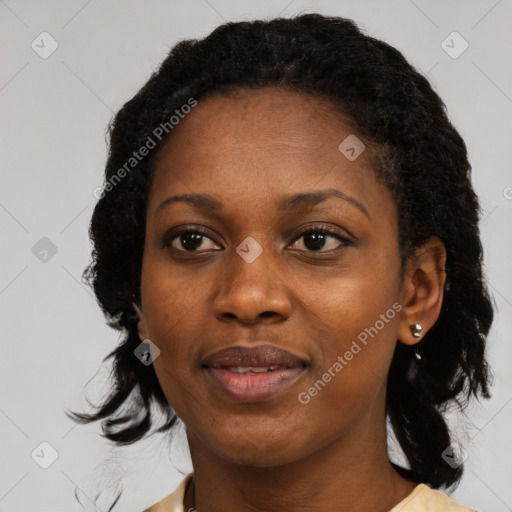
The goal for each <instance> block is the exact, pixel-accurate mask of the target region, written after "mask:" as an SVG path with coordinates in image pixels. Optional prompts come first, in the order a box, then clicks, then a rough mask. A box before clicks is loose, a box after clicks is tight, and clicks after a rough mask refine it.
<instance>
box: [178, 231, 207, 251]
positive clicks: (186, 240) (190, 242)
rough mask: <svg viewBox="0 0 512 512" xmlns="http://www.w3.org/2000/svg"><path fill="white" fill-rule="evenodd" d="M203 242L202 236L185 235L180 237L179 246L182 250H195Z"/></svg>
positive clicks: (196, 234) (194, 234) (197, 234)
mask: <svg viewBox="0 0 512 512" xmlns="http://www.w3.org/2000/svg"><path fill="white" fill-rule="evenodd" d="M202 241H203V235H201V234H200V233H185V234H184V235H181V245H182V247H183V248H184V249H191V250H195V249H197V247H198V246H199V245H201V242H202Z"/></svg>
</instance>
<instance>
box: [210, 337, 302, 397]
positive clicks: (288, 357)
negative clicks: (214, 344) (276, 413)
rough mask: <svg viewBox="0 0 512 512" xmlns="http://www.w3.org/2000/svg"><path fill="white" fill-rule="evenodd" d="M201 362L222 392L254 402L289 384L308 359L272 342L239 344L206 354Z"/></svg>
mask: <svg viewBox="0 0 512 512" xmlns="http://www.w3.org/2000/svg"><path fill="white" fill-rule="evenodd" d="M201 366H202V367H203V368H204V369H206V371H207V374H208V376H209V378H210V382H212V383H213V384H214V385H215V388H216V389H217V390H220V391H221V392H222V393H223V395H224V396H227V397H229V398H230V399H232V400H235V401H239V402H255V401H261V400H266V399H269V398H271V397H273V396H275V395H276V394H278V393H279V392H281V391H283V390H284V389H285V388H287V387H290V386H291V385H292V384H293V383H294V382H295V381H296V380H298V378H300V375H301V374H302V373H303V372H304V371H305V370H306V369H307V367H308V366H309V361H308V360H307V359H306V358H304V357H299V356H296V355H294V354H292V353H291V352H289V351H287V350H285V349H283V348H280V347H276V346H275V345H258V346H255V347H244V346H241V345H239V346H232V347H228V348H225V349H223V350H219V351H217V352H214V353H213V354H210V355H208V356H206V357H205V358H204V359H203V361H202V365H201Z"/></svg>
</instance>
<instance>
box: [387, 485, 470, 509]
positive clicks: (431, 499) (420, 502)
mask: <svg viewBox="0 0 512 512" xmlns="http://www.w3.org/2000/svg"><path fill="white" fill-rule="evenodd" d="M390 512H476V511H475V510H474V509H472V508H468V507H464V506H462V505H460V504H458V503H456V502H455V501H453V500H452V499H451V498H449V497H448V496H447V495H446V494H444V493H443V492H442V491H439V490H437V489H432V488H431V487H429V486H428V485H426V484H418V485H417V486H416V487H415V488H414V489H413V491H412V492H411V494H409V496H407V497H406V498H404V499H403V500H402V501H401V502H400V503H398V504H397V505H396V506H395V507H393V509H392V510H390Z"/></svg>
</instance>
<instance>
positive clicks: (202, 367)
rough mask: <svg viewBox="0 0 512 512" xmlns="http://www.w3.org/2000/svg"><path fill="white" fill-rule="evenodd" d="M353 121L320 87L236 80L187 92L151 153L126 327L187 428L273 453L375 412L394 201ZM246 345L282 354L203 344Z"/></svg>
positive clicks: (377, 415)
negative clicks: (148, 345) (200, 92)
mask: <svg viewBox="0 0 512 512" xmlns="http://www.w3.org/2000/svg"><path fill="white" fill-rule="evenodd" d="M354 135H355V134H354V131H353V129H352V128H351V127H350V126H349V125H348V124H346V123H345V122H344V119H343V117H342V116H340V114H338V113H335V112H334V108H333V107H332V105H330V104H329V103H328V102H326V101H322V100H319V99H316V98H312V97H308V96H305V95H301V94H299V93H294V92H289V91H282V90H278V89H275V88H264V89H259V90H251V91H249V90H237V91H236V92H231V93H229V94H228V95H225V96H223V95H215V96H211V97H209V98H207V99H205V100H203V101H199V103H198V105H197V106H196V107H195V108H193V109H192V111H191V112H190V113H189V114H188V115H187V116H186V117H185V118H184V119H182V120H181V121H180V122H179V124H178V125H177V126H176V127H175V128H174V129H173V132H172V134H171V137H170V138H169V140H168V141H167V143H166V145H165V147H164V148H163V150H162V153H161V154H160V156H159V159H158V162H157V166H156V172H155V178H154V182H153V185H152V188H151V191H150V197H149V205H148V211H147V225H146V241H145V247H144V259H143V269H142V290H141V291H142V311H143V319H142V321H141V322H140V323H139V332H140V334H141V338H142V339H146V338H149V339H150V340H151V341H152V342H153V343H154V344H155V345H156V346H157V347H158V349H159V350H160V355H159V356H158V357H157V358H156V359H155V360H154V367H155V370H156V373H157V376H158V379H159V382H160V384H161V387H162V389H163V391H164V393H165V395H166V397H167V399H168V401H169V403H170V404H171V406H172V408H173V409H174V410H175V411H176V413H177V414H178V415H179V416H180V418H181V419H182V420H183V422H184V423H185V425H186V426H187V431H188V432H189V436H191V438H192V439H195V440H196V442H197V443H201V444H202V445H203V446H204V447H206V448H207V449H209V450H211V451H212V452H214V453H215V454H217V455H219V456H221V457H224V458H226V459H229V460H232V461H238V462H242V463H248V464H252V465H255V466H270V465H276V464H282V463H286V462H290V461H293V460H297V459H299V458H301V457H305V456H307V455H309V454H312V453H313V452H315V451H317V450H319V449H321V448H322V447H326V446H327V445H328V444H330V443H332V442H334V441H336V440H337V439H340V438H341V437H343V436H344V437H345V438H346V437H347V436H351V435H355V433H356V432H361V431H362V430H361V429H366V430H365V431H367V432H368V431H371V430H372V429H376V428H378V429H381V427H382V425H383V422H384V407H385V406H384V404H385V401H384V400H385V387H386V376H387V372H388V369H389V366H390V363H391V359H392V356H393V351H394V348H395V345H396V340H397V333H398V330H399V326H400V322H401V320H400V317H401V315H400V314H399V313H398V312H399V310H400V308H401V304H400V301H401V298H402V297H401V289H400V260H399V250H398V231H397V211H396V205H395V202H394V200H393V198H392V195H391V193H390V192H389V190H388V189H387V188H386V187H385V186H384V185H382V184H380V183H379V182H378V181H377V179H376V177H375V175H374V173H373V171H372V169H371V166H370V160H369V156H370V155H369V153H370V148H369V147H367V148H366V149H365V150H364V151H363V152H362V153H361V154H360V155H359V156H357V154H358V152H359V151H360V150H361V149H363V147H362V146H360V145H358V144H359V143H358V142H357V140H356V139H354V138H353V137H354ZM347 137H350V138H349V139H348V140H347V141H346V142H345V145H342V148H341V149H339V146H340V144H341V143H342V142H343V141H344V140H345V139H346V138H347ZM359 139H362V137H359ZM351 148H353V149H354V151H352V150H351ZM354 157H357V158H354ZM171 196H188V198H189V200H186V198H182V200H179V199H177V200H172V201H167V204H166V203H165V202H166V200H168V199H169V198H170V197H171ZM200 196H201V197H203V199H200ZM206 196H207V198H206ZM162 204H163V206H162ZM182 229H186V230H188V231H190V232H191V233H189V234H185V235H181V236H180V235H179V233H180V232H181V230H182ZM322 229H327V230H329V231H332V232H333V233H332V234H322ZM197 230H200V231H201V232H200V233H194V232H195V231H197ZM304 231H309V234H305V235H304V234H303V233H304ZM319 231H320V232H319ZM338 237H340V238H338ZM260 345H266V346H267V347H268V346H273V347H277V348H278V349H284V350H286V351H288V352H289V353H290V355H289V356H288V357H287V358H280V357H279V353H274V352H272V351H267V352H265V353H259V357H260V359H258V357H256V359H255V360H254V361H253V360H252V359H250V357H249V359H246V358H245V357H246V355H244V354H241V353H239V352H235V353H233V354H231V358H230V356H229V355H228V356H226V357H220V358H216V359H215V358H213V359H212V358H211V357H210V356H212V354H214V353H215V352H216V351H218V350H221V349H225V348H228V347H238V348H241V349H244V348H251V347H255V346H260ZM257 356H258V354H257ZM261 358H262V359H261ZM250 362H252V363H254V364H252V365H251V364H249V363H250ZM276 363H277V364H276ZM336 363H337V364H336ZM244 364H245V365H247V366H251V367H254V366H258V365H259V366H261V367H262V368H259V369H257V372H253V370H250V371H249V373H238V372H245V371H247V367H246V366H244ZM213 366H216V368H213ZM269 366H272V371H267V370H268V367H269ZM242 367H243V368H242ZM261 370H265V372H264V373H260V371H261ZM272 372H275V373H272ZM250 379H253V380H250ZM354 439H355V437H354Z"/></svg>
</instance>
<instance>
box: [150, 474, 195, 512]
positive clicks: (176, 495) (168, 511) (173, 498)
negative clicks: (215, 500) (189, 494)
mask: <svg viewBox="0 0 512 512" xmlns="http://www.w3.org/2000/svg"><path fill="white" fill-rule="evenodd" d="M192 475H193V473H189V474H188V475H187V476H186V477H185V478H184V479H183V480H182V481H181V483H180V484H179V485H178V487H176V489H175V490H174V491H173V492H172V493H171V494H169V495H168V496H166V497H165V498H164V499H162V500H160V501H159V502H158V503H155V504H154V505H152V506H151V507H149V508H147V509H145V510H144V511H143V512H186V511H185V510H184V508H183V498H184V496H185V492H186V490H187V487H188V484H189V483H190V481H191V480H192Z"/></svg>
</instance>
